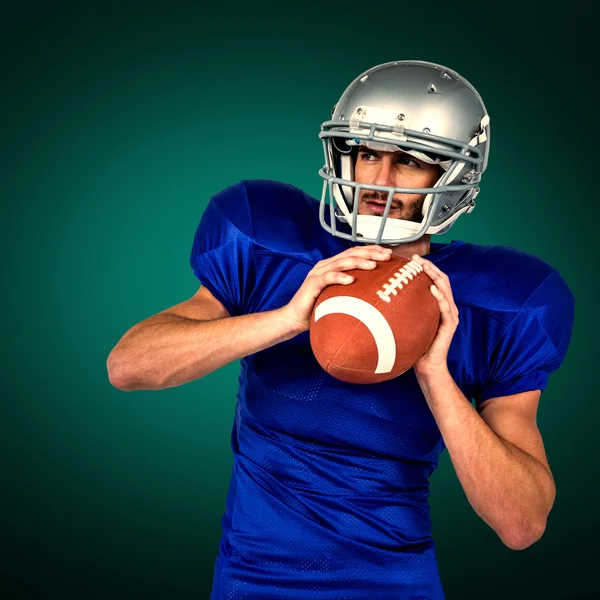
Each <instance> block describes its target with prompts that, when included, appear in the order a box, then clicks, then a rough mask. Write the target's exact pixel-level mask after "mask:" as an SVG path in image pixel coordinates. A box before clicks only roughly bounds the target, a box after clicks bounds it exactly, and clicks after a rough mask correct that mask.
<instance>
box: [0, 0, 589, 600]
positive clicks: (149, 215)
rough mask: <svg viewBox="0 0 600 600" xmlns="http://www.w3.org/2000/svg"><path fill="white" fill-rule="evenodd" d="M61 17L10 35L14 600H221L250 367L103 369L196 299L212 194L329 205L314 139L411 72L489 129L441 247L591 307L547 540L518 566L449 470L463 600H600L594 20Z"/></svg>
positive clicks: (14, 27)
mask: <svg viewBox="0 0 600 600" xmlns="http://www.w3.org/2000/svg"><path fill="white" fill-rule="evenodd" d="M44 6H45V5H44ZM44 6H41V5H40V6H37V5H34V4H32V3H27V4H25V3H22V4H20V5H19V8H15V7H14V6H12V5H8V3H3V4H2V8H1V12H0V28H1V35H0V49H1V61H2V63H1V64H2V69H1V74H2V79H1V81H2V93H1V95H0V103H1V113H0V114H1V118H2V122H3V124H2V129H1V130H0V136H1V138H0V139H1V141H2V148H1V162H0V169H1V173H2V176H1V178H0V186H1V187H0V196H1V199H2V219H1V227H2V236H1V240H2V256H3V259H4V260H3V263H4V267H3V281H4V285H3V294H2V304H3V309H4V310H3V314H4V318H3V329H4V333H3V342H4V344H3V348H4V350H3V355H2V363H3V380H4V381H3V386H2V403H1V410H2V413H1V415H0V417H1V418H0V427H1V431H0V434H1V440H2V451H1V453H0V461H1V465H2V489H1V492H0V498H1V507H0V508H1V510H0V519H1V532H0V540H1V541H0V548H1V551H2V555H1V556H0V558H1V560H0V582H1V583H0V591H1V592H3V593H4V597H6V598H11V599H12V598H16V599H47V598H48V599H58V598H60V599H61V600H62V599H64V600H66V599H94V600H95V599H105V598H106V599H112V598H144V599H150V598H208V595H209V591H210V585H211V580H212V569H213V562H214V559H215V556H216V552H217V548H218V541H219V536H220V517H221V514H222V511H223V509H224V505H225V494H226V489H227V484H228V481H229V475H230V466H231V450H230V447H229V436H230V431H231V425H232V421H233V416H234V406H235V393H236V389H237V374H238V364H237V363H236V364H233V365H230V366H228V367H226V368H223V369H222V370H220V371H219V372H217V373H214V374H212V375H210V376H207V377H206V378H204V379H202V380H200V381H195V382H192V383H190V384H188V385H185V386H182V387H179V388H174V389H168V390H164V391H160V392H132V393H124V392H121V391H118V390H116V389H114V388H113V387H111V385H110V384H109V382H108V379H107V373H106V367H105V361H106V357H107V355H108V353H109V352H110V350H111V348H112V347H113V346H114V344H116V342H117V341H118V339H119V338H120V336H121V335H122V334H123V333H124V332H125V331H126V330H127V329H128V328H129V327H131V326H132V325H134V324H135V323H137V322H139V321H141V320H142V319H144V318H146V317H148V316H150V315H152V314H154V313H156V312H158V311H160V310H162V309H164V308H166V307H168V306H171V305H173V304H176V303H177V302H180V301H182V300H184V299H186V298H188V297H189V296H191V295H192V294H193V293H194V292H195V291H196V289H197V282H196V280H195V278H194V276H193V273H192V271H191V269H190V268H189V266H188V257H189V251H190V248H191V243H192V237H193V234H194V230H195V228H196V225H197V222H198V220H199V218H200V216H201V214H202V212H203V209H204V207H205V206H206V203H207V201H208V199H209V197H210V196H211V194H213V193H215V192H217V191H219V190H221V189H222V188H223V187H225V186H228V185H230V184H232V183H234V182H236V181H239V180H240V179H243V178H270V179H277V180H282V181H286V182H289V183H292V184H295V185H297V186H299V187H302V188H303V189H305V190H306V191H308V192H310V193H312V194H313V195H315V194H319V193H320V189H321V181H320V179H319V178H318V176H317V170H318V169H319V167H320V166H321V165H322V160H323V157H322V150H321V145H320V142H319V140H318V138H317V133H318V131H319V124H320V123H321V122H322V121H323V120H326V119H328V118H329V116H330V111H331V107H332V106H333V104H334V103H335V102H336V100H337V98H338V96H339V95H340V94H341V92H342V91H343V89H345V87H346V86H347V84H348V83H349V82H350V81H351V80H352V79H353V78H354V77H355V76H356V75H357V74H358V73H360V72H361V71H363V70H364V69H366V68H368V67H370V66H372V65H374V64H378V63H381V62H386V61H389V60H393V59H407V58H410V59H415V58H416V59H424V60H431V61H433V62H439V63H442V64H446V65H447V66H449V67H451V68H453V69H455V70H457V71H458V72H459V73H461V74H463V75H464V76H465V77H467V79H469V80H470V81H471V82H472V83H473V84H474V85H475V87H477V89H478V90H479V91H480V93H481V94H482V96H483V98H484V101H485V103H486V105H487V108H488V111H489V113H490V115H491V141H492V146H491V154H490V163H489V168H488V171H487V172H486V174H485V178H484V181H483V185H482V192H481V194H480V196H479V198H478V206H477V210H476V211H475V212H474V213H472V214H471V215H467V216H465V217H462V218H461V219H460V220H459V221H458V224H457V225H456V226H455V227H454V228H453V230H452V231H451V235H450V234H448V235H447V236H444V238H442V239H447V240H448V239H465V240H469V241H473V242H476V243H486V244H504V245H508V246H514V247H516V248H519V249H522V250H524V251H527V252H530V253H532V254H535V255H537V256H540V257H541V258H543V259H545V260H547V261H548V262H550V263H551V264H553V265H554V266H556V267H557V268H558V269H559V270H560V272H561V273H562V275H563V276H564V278H565V279H566V280H567V282H568V283H569V285H570V286H571V288H572V290H573V292H574V293H575V296H576V298H577V323H576V328H575V332H574V337H573V341H572V346H571V349H570V351H569V354H568V356H567V359H566V361H565V363H564V365H563V367H562V368H561V369H560V370H559V371H558V372H557V373H555V374H554V375H553V376H552V377H551V379H550V383H549V387H548V388H547V390H546V392H544V394H543V396H542V400H541V405H540V412H539V426H540V429H541V431H542V434H543V436H544V440H545V443H546V449H547V453H548V457H549V461H550V464H551V466H552V468H553V472H554V475H555V478H556V482H557V486H558V496H557V500H556V504H555V507H554V509H553V511H552V513H551V515H550V519H549V522H548V527H547V530H546V533H545V535H544V537H543V538H542V539H541V540H540V541H539V542H538V543H536V544H535V545H534V546H532V547H530V548H529V549H527V550H525V551H522V552H514V551H511V550H509V549H508V548H506V547H505V546H503V545H502V543H501V542H500V540H499V539H498V538H497V536H496V534H495V533H494V532H493V531H492V530H491V529H490V528H489V527H488V526H487V525H486V524H485V523H484V522H483V521H482V520H481V519H480V518H479V517H478V516H477V515H476V514H475V513H474V511H473V510H472V509H471V507H470V505H469V504H468V502H467V500H466V497H465V495H464V493H463V492H462V488H461V487H460V484H459V482H458V479H457V477H456V475H455V472H454V470H453V468H452V464H451V462H450V459H449V456H448V454H447V453H445V454H444V456H443V458H442V461H441V463H440V467H439V469H438V471H437V472H436V473H435V474H434V476H433V478H432V496H431V505H432V518H433V531H434V536H435V539H436V541H437V548H438V558H439V563H440V570H441V575H442V579H443V582H444V586H445V589H446V593H447V597H448V598H449V599H451V600H454V599H459V600H466V599H480V598H489V599H492V598H494V599H495V598H514V599H517V598H588V597H592V596H593V595H594V594H593V591H594V590H595V591H597V587H598V586H597V584H596V573H595V564H594V563H595V561H593V560H592V558H593V554H594V551H595V552H596V557H595V558H597V541H596V536H597V534H598V532H599V522H598V513H597V503H598V499H599V498H598V496H599V494H598V490H599V485H600V484H599V478H598V468H597V462H596V456H595V446H594V444H593V442H595V441H596V439H597V426H596V421H597V418H598V415H599V411H598V406H597V401H598V393H597V383H596V376H597V368H596V362H597V355H598V353H597V348H596V340H597V333H598V327H597V310H596V309H597V301H596V298H595V296H594V294H593V290H595V277H596V273H597V268H596V260H595V258H596V256H595V252H594V250H595V244H596V241H595V239H594V234H595V232H596V229H597V227H596V226H595V205H596V196H597V192H596V191H593V192H590V189H592V186H591V183H592V177H591V169H592V168H596V166H595V165H592V161H591V158H589V155H586V154H584V152H583V151H584V150H585V149H586V148H587V149H589V150H591V148H592V147H595V146H596V145H597V142H594V141H593V139H592V138H591V134H592V131H593V130H595V129H597V123H595V122H594V121H593V120H591V117H592V116H593V115H594V114H595V112H596V110H595V109H596V106H595V100H594V98H593V97H592V95H591V92H590V90H591V89H592V88H593V86H594V84H595V81H594V80H595V78H596V77H597V69H596V67H593V68H592V65H591V59H590V58H589V57H588V55H587V48H586V44H587V43H588V40H589V39H590V37H589V36H590V34H591V28H589V26H588V25H586V24H588V23H590V21H591V15H590V14H585V12H584V9H583V8H582V7H579V6H578V5H577V3H570V4H569V8H568V9H565V11H564V12H563V13H556V12H553V10H550V9H549V8H544V7H540V8H539V9H538V10H536V9H533V8H531V9H529V8H528V7H527V6H526V4H524V3H518V4H517V3H515V4H513V5H510V6H509V5H506V4H504V5H503V6H502V7H501V8H498V7H496V8H485V7H484V5H483V4H481V3H470V4H464V3H461V4H460V5H459V4H457V3H444V4H441V3H439V4H433V5H432V4H430V3H422V2H419V3H411V4H410V5H405V6H402V5H401V3H392V2H380V3H377V4H375V3H368V2H367V3H365V2H357V1H353V2H345V3H343V4H341V3H340V4H336V5H333V4H332V5H330V6H329V5H327V4H325V3H314V4H312V3H309V4H302V5H301V4H279V5H276V6H273V7H266V6H260V5H257V4H253V5H251V6H234V5H226V4H225V3H223V4H219V5H218V6H217V5H208V6H202V7H201V6H200V4H198V5H195V4H192V3H190V4H188V5H184V4H180V5H176V4H175V3H174V2H169V3H165V6H164V7H157V6H155V5H153V4H151V3H147V2H146V3H143V4H139V5H133V4H131V3H120V5H119V6H120V8H119V9H118V10H113V9H111V8H110V7H109V5H108V4H107V3H106V2H103V3H90V2H87V3H85V6H84V7H83V8H82V7H81V6H79V5H78V4H75V3H72V5H68V4H65V3H60V2H59V3H53V4H52V6H51V7H50V4H49V3H48V6H46V7H44ZM390 600H391V599H390Z"/></svg>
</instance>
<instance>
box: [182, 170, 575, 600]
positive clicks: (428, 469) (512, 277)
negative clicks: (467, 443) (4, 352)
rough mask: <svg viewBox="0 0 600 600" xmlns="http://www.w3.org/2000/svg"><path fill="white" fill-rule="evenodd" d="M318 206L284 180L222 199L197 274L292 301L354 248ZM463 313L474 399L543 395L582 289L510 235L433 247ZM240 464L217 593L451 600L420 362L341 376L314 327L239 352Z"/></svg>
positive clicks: (457, 363)
mask: <svg viewBox="0 0 600 600" xmlns="http://www.w3.org/2000/svg"><path fill="white" fill-rule="evenodd" d="M351 245H353V244H352V242H349V241H347V240H343V239H340V238H336V237H334V236H332V235H331V234H329V233H328V232H326V231H325V230H324V229H323V228H322V227H321V225H320V223H319V218H318V201H317V200H315V199H314V198H312V197H310V196H308V195H307V194H305V193H304V192H302V191H301V190H299V189H297V188H295V187H293V186H290V185H286V184H282V183H277V182H273V181H244V182H241V183H239V184H236V185H234V186H232V187H230V188H228V189H226V190H224V191H223V192H221V193H219V194H217V195H216V196H215V197H213V198H212V199H211V201H210V203H209V205H208V207H207V208H206V211H205V212H204V214H203V216H202V219H201V222H200V225H199V226H198V229H197V231H196V234H195V237H194V242H193V248H192V254H191V258H190V263H191V265H192V268H193V270H194V273H195V274H196V276H197V277H198V279H199V280H200V282H201V283H202V285H204V286H206V288H208V289H209V290H210V291H211V292H212V294H213V295H214V296H215V297H216V298H217V299H218V300H219V301H220V302H221V303H222V304H223V306H224V307H225V308H226V309H227V311H228V313H229V314H230V315H231V316H236V315H242V314H248V313H256V312H262V311H267V310H271V309H276V308H279V307H282V306H284V305H285V304H287V303H288V302H289V301H290V300H291V298H292V297H293V295H294V294H295V293H296V291H297V290H298V288H299V287H300V286H301V284H302V282H303V281H304V279H305V277H306V275H307V274H308V272H309V271H310V270H311V269H312V268H313V266H314V265H315V263H317V262H318V261H320V260H322V259H324V258H328V257H331V256H333V255H335V254H338V253H340V252H342V251H343V250H345V249H347V248H348V247H350V246H351ZM426 258H428V259H429V260H431V261H432V262H434V263H435V264H436V265H438V266H439V268H440V269H441V270H442V271H444V272H445V273H446V274H447V275H448V277H449V278H450V282H451V285H452V290H453V294H454V298H455V302H456V305H457V307H458V310H459V318H460V323H459V326H458V328H457V330H456V332H455V334H454V338H453V341H452V345H451V348H450V352H449V356H448V365H449V369H450V372H451V374H452V376H453V378H454V380H455V381H456V383H457V385H458V386H459V387H460V389H461V390H462V391H463V393H464V394H465V396H466V397H467V398H468V399H469V400H470V401H474V402H475V403H476V404H479V403H480V402H482V401H483V400H485V399H487V398H494V397H497V396H504V395H508V394H517V393H519V392H524V391H527V390H535V389H539V390H543V389H544V387H545V386H546V381H547V379H548V376H549V374H550V373H551V372H552V371H554V370H555V369H557V368H558V366H559V365H560V364H561V362H562V360H563V357H564V355H565V353H566V350H567V346H568V344H569V339H570V335H571V328H572V323H573V308H574V299H573V296H572V294H571V292H570V291H569V288H568V287H567V285H566V284H565V282H564V280H563V279H562V278H561V276H560V275H559V273H558V272H557V271H556V270H555V269H554V268H552V267H551V266H550V265H548V264H547V263H546V262H544V261H542V260H540V259H538V258H535V257H533V256H530V255H528V254H525V253H523V252H520V251H517V250H514V249H512V248H507V247H501V246H481V245H475V244H469V243H465V242H462V241H452V242H450V243H447V244H442V243H431V250H430V254H429V255H427V256H426ZM231 448H232V451H233V470H232V475H231V482H230V487H229V491H228V495H227V501H226V508H225V512H224V514H223V518H222V520H221V527H222V537H221V542H220V546H219V552H218V556H217V560H216V562H215V571H214V581H213V589H212V594H211V600H225V599H227V600H237V599H238V598H239V599H240V600H241V599H244V600H255V599H256V600H258V599H260V600H275V599H277V600H281V599H284V598H285V599H287V598H297V599H302V600H313V599H314V600H342V599H346V600H350V599H352V600H354V599H356V600H358V599H369V600H391V599H392V598H398V599H400V598H401V599H402V600H409V599H414V600H416V599H420V600H423V599H427V600H432V599H435V600H438V599H443V597H444V595H443V591H442V586H441V583H440V578H439V573H438V567H437V561H436V556H435V546H434V542H433V539H432V536H431V521H430V514H429V504H428V495H429V476H430V475H431V473H432V472H433V471H434V470H435V468H436V467H437V465H438V460H439V456H440V453H441V452H442V451H443V450H444V448H445V447H444V441H443V439H442V436H441V434H440V431H439V429H438V427H437V425H436V422H435V420H434V418H433V415H432V414H431V411H430V409H429V406H428V405H427V402H426V400H425V398H424V396H423V393H422V391H421V389H420V387H419V384H418V382H417V380H416V377H415V375H414V371H413V370H412V369H411V370H409V371H407V372H406V373H404V374H403V375H401V376H399V377H397V378H395V379H392V380H390V381H387V382H384V383H378V384H374V385H369V386H365V385H356V384H349V383H345V382H342V381H339V380H337V379H335V378H333V377H331V376H330V375H328V374H327V373H326V372H325V371H324V370H323V369H322V368H321V367H320V366H319V364H318V363H317V361H316V359H315V358H314V356H313V354H312V351H311V348H310V342H309V335H308V332H306V333H303V334H300V335H298V336H296V337H295V338H293V339H291V340H288V341H286V342H283V343H279V344H276V345H275V346H273V347H271V348H268V349H266V350H263V351H261V352H257V353H256V354H253V355H250V356H248V357H246V358H244V359H242V361H241V375H240V388H239V392H238V396H237V406H236V412H235V419H234V423H233V429H232V434H231Z"/></svg>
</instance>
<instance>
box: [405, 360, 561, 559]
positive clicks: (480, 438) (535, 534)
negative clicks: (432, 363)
mask: <svg viewBox="0 0 600 600" xmlns="http://www.w3.org/2000/svg"><path fill="white" fill-rule="evenodd" d="M417 377H418V379H419V383H420V385H421V388H422V389H423V392H424V394H425V397H426V399H427V403H428V404H429V407H430V409H431V411H432V414H433V416H434V418H435V420H436V422H437V425H438V427H439V428H440V432H441V434H442V437H443V438H444V442H445V444H446V447H447V448H448V453H449V454H450V458H451V460H452V464H453V465H454V468H455V470H456V474H457V476H458V478H459V480H460V482H461V484H462V487H463V489H464V491H465V494H466V495H467V498H468V500H469V502H470V504H471V506H472V507H473V509H474V510H475V512H476V513H477V514H478V515H479V516H480V517H481V518H482V519H483V520H484V521H485V522H486V523H487V524H488V525H490V527H492V528H493V529H494V530H495V531H496V533H498V535H499V536H500V538H501V539H502V541H503V542H504V543H505V544H506V545H507V546H509V547H510V548H513V549H522V548H525V547H527V546H529V545H531V544H532V543H533V542H535V541H536V540H537V539H538V538H539V537H540V536H541V535H542V533H543V530H544V527H545V523H546V518H547V516H548V513H549V512H550V509H551V507H552V502H553V499H554V483H553V481H552V475H551V474H550V473H549V472H548V471H547V470H546V469H545V468H544V467H543V466H542V465H541V464H540V463H539V462H538V461H537V460H536V459H535V458H533V457H532V456H530V455H529V454H527V453H525V452H523V451H522V450H521V449H520V448H517V447H516V446H514V445H513V444H511V443H510V442H508V441H507V440H504V439H502V438H500V437H499V436H497V435H496V434H495V433H494V431H492V430H491V429H490V428H489V426H488V425H487V423H486V422H485V421H484V420H483V419H482V418H481V416H480V415H479V414H478V413H477V411H476V410H475V408H474V407H473V406H472V405H471V404H470V403H469V401H468V400H467V399H466V398H465V396H464V394H463V393H462V392H461V390H460V389H459V387H458V386H457V385H456V383H455V381H454V379H453V378H452V376H451V375H450V373H449V372H447V371H446V372H440V373H438V374H436V375H435V376H430V377H423V376H421V377H419V375H418V374H417Z"/></svg>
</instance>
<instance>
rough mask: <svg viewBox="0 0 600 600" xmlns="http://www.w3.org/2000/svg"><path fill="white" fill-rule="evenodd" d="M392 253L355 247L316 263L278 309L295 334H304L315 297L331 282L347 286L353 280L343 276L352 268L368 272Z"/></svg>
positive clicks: (386, 249) (370, 247)
mask: <svg viewBox="0 0 600 600" xmlns="http://www.w3.org/2000/svg"><path fill="white" fill-rule="evenodd" d="M391 254H392V251H391V249H390V248H383V247H382V246H375V245H369V246H355V247H353V248H348V250H344V251H343V252H340V253H339V254H336V255H335V256H332V257H331V258H326V259H325V260H321V261H319V262H318V263H317V264H316V265H315V266H314V267H313V268H312V270H311V271H309V273H308V275H307V276H306V279H305V280H304V283H303V284H302V285H301V286H300V289H299V290H298V291H297V292H296V294H295V295H294V297H293V298H292V299H291V300H290V302H289V303H288V304H286V305H285V306H284V307H283V308H282V309H281V310H282V311H284V312H285V313H286V316H287V317H288V318H289V319H290V321H291V323H292V324H293V326H294V328H295V329H296V328H297V331H298V333H302V332H303V331H306V330H307V329H308V327H309V324H310V317H311V315H312V311H313V308H314V305H315V302H316V301H317V298H318V297H319V294H320V293H321V292H322V291H323V290H324V289H325V288H326V287H327V286H328V285H332V284H334V283H339V284H341V285H348V284H350V283H352V282H353V281H354V277H352V276H351V275H348V274H347V273H344V271H350V270H352V269H364V270H365V271H369V270H371V269H374V268H375V267H376V266H377V261H385V260H389V259H390V256H391Z"/></svg>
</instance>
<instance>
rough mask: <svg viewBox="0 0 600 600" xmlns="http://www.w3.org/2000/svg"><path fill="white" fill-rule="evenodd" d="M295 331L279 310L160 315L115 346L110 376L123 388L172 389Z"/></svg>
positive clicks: (110, 358) (110, 362) (289, 336)
mask: <svg viewBox="0 0 600 600" xmlns="http://www.w3.org/2000/svg"><path fill="white" fill-rule="evenodd" d="M297 333H298V332H297V331H294V330H293V329H292V325H291V323H290V320H289V318H288V317H287V315H286V313H285V311H284V310H282V309H277V310H272V311H267V312H262V313H256V314H251V315H242V316H239V317H226V318H224V319H217V320H213V321H196V320H192V319H187V318H185V317H180V316H177V315H169V314H160V315H156V316H155V317H152V318H151V319H149V320H148V322H146V323H142V324H140V325H139V326H138V327H134V328H132V329H131V330H130V331H129V332H127V333H126V334H125V335H124V336H123V338H122V339H121V340H120V341H119V343H118V344H117V345H116V346H115V348H114V349H113V351H112V352H111V353H110V355H109V357H108V361H107V368H108V372H109V378H110V380H111V383H112V384H113V385H114V386H115V387H118V388H119V389H122V390H125V391H131V390H157V389H164V388H168V387H175V386H178V385H182V384H184V383H187V382H189V381H193V380H195V379H199V378H200V377H203V376H204V375H207V374H208V373H211V372H212V371H215V370H217V369H218V368H220V367H222V366H223V365H226V364H228V363H230V362H233V361H234V360H238V359H240V358H243V357H244V356H248V355H249V354H253V353H255V352H259V351H260V350H264V349H265V348H269V347H270V346H273V345H275V344H277V343H279V342H283V341H285V340H288V339H290V338H292V337H294V336H295V335H297Z"/></svg>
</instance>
